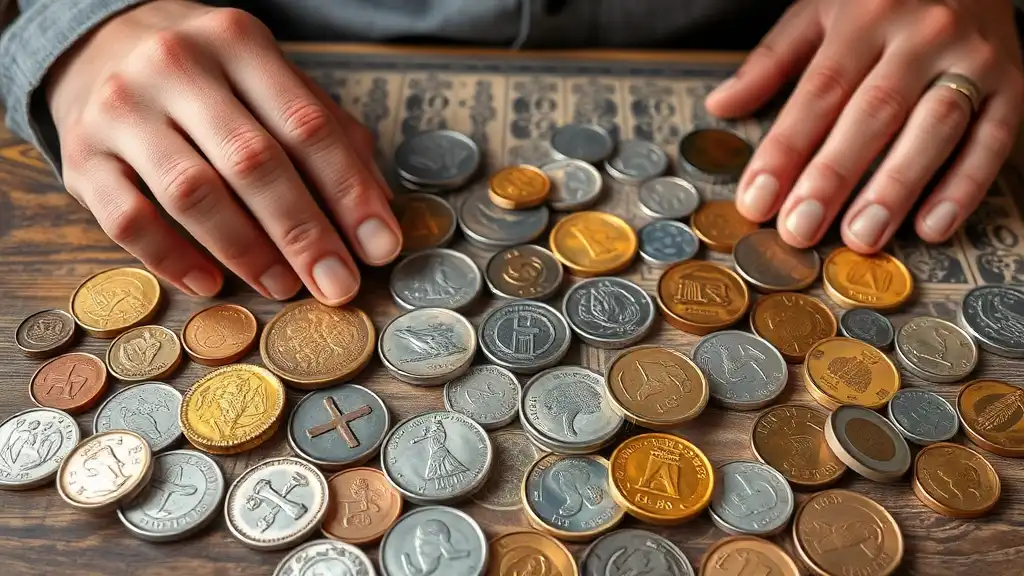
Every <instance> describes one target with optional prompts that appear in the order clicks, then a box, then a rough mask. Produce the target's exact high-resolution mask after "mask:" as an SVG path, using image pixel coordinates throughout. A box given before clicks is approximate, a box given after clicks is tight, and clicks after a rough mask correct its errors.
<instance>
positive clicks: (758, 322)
mask: <svg viewBox="0 0 1024 576" xmlns="http://www.w3.org/2000/svg"><path fill="white" fill-rule="evenodd" d="M750 328H751V330H753V331H754V334H757V335H758V336H760V337H761V338H764V339H765V340H767V341H768V342H769V343H770V344H771V345H772V346H775V347H776V348H778V350H779V352H781V353H782V357H783V358H785V359H786V362H789V363H791V364H796V363H799V362H803V361H804V358H805V357H806V356H807V351H808V350H810V349H811V346H814V345H815V344H817V343H818V342H820V341H822V340H824V339H825V338H832V337H833V336H835V335H836V330H837V328H838V324H837V323H836V318H835V316H833V315H832V312H831V311H830V310H829V309H828V306H825V303H824V302H822V301H821V300H818V299H817V298H814V297H812V296H807V295H805V294H797V293H796V292H776V293H775V294H769V295H768V296H764V297H762V298H761V299H759V300H758V301H757V302H755V303H754V307H753V308H751V310H750Z"/></svg>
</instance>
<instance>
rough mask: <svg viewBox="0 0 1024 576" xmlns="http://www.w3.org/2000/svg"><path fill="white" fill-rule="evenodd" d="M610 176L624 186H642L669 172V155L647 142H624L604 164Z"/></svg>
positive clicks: (620, 143)
mask: <svg viewBox="0 0 1024 576" xmlns="http://www.w3.org/2000/svg"><path fill="white" fill-rule="evenodd" d="M604 168H605V170H607V171H608V174H609V175H610V176H611V177H612V178H615V179H616V180H618V181H619V182H622V183H623V184H632V185H637V184H642V183H643V182H644V181H646V180H650V179H651V178H656V177H658V176H661V175H662V174H664V173H665V170H668V155H667V154H665V151H664V150H662V149H661V147H660V146H658V145H657V144H655V143H653V142H648V141H646V140H623V141H621V142H619V145H618V148H617V149H616V150H615V154H613V155H612V156H611V158H608V159H607V160H605V162H604Z"/></svg>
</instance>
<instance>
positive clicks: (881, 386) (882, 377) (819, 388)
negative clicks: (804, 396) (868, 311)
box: [803, 336, 900, 410]
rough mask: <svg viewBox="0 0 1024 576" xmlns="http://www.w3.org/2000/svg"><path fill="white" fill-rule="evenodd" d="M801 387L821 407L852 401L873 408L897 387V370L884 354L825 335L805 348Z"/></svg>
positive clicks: (856, 343)
mask: <svg viewBox="0 0 1024 576" xmlns="http://www.w3.org/2000/svg"><path fill="white" fill-rule="evenodd" d="M803 377H804V386H805V387H806V388H807V391H808V392H810V394H811V396H813V397H814V399H815V400H817V401H818V403H819V404H821V405H822V406H824V407H826V408H828V409H830V410H835V409H836V408H838V407H839V406H841V405H843V404H855V405H857V406H863V407H865V408H871V409H872V410H877V409H879V408H881V407H882V406H885V404H886V403H887V402H888V401H889V399H891V398H892V397H893V395H894V394H896V391H897V390H899V389H900V372H899V370H897V369H896V365H895V364H893V363H892V360H890V359H889V357H888V356H886V355H885V354H883V353H882V352H881V351H879V350H878V349H877V348H875V347H874V346H871V345H870V344H866V343H864V342H861V341H860V340H854V339H853V338H843V337H842V336H839V337H836V338H826V339H825V340H822V341H820V342H818V343H817V344H815V345H814V346H812V347H811V349H810V350H808V351H807V359H806V360H805V361H804V370H803Z"/></svg>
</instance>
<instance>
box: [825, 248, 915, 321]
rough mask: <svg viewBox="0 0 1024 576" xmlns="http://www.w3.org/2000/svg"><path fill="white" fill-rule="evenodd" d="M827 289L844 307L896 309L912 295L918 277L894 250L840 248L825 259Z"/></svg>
mask: <svg viewBox="0 0 1024 576" xmlns="http://www.w3.org/2000/svg"><path fill="white" fill-rule="evenodd" d="M823 278H824V280H825V282H824V284H825V293H826V294H828V296H829V298H831V299H832V300H833V301H834V302H835V303H836V304H838V305H840V306H842V307H844V308H871V309H872V310H878V311H880V312H892V311H894V310H897V309H898V308H899V307H900V306H903V304H904V303H905V302H906V301H907V300H909V299H910V296H911V294H913V292H914V277H913V276H911V275H910V271H909V270H907V267H906V266H904V265H903V263H902V262H900V261H899V260H897V259H896V258H895V257H893V256H892V255H890V254H886V253H884V252H879V253H877V254H873V255H870V256H866V255H864V254H858V253H857V252H854V251H853V250H850V249H849V248H839V249H837V250H835V251H834V252H832V253H831V254H829V255H828V258H826V259H825V265H824V273H823Z"/></svg>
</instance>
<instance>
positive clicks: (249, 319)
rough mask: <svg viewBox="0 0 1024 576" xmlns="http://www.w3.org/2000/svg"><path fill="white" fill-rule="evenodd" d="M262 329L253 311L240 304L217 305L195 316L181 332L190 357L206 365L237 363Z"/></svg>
mask: <svg viewBox="0 0 1024 576" xmlns="http://www.w3.org/2000/svg"><path fill="white" fill-rule="evenodd" d="M258 331H259V326H258V325H257V323H256V317H255V316H253V314H252V312H250V311H249V310H247V309H246V308H244V307H242V306H238V305H237V304H217V305H214V306H210V307H209V308H206V309H203V310H200V311H199V312H196V313H195V314H193V315H192V317H191V318H189V319H188V322H186V323H185V327H184V328H182V329H181V342H182V344H183V345H184V346H185V351H186V352H188V356H189V358H191V359H192V360H194V361H196V362H198V363H200V364H203V365H206V366H223V365H225V364H231V363H233V362H237V361H238V360H239V359H241V358H242V357H243V356H245V355H246V354H248V353H249V350H251V349H252V346H253V344H255V343H256V333H257V332H258Z"/></svg>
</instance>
